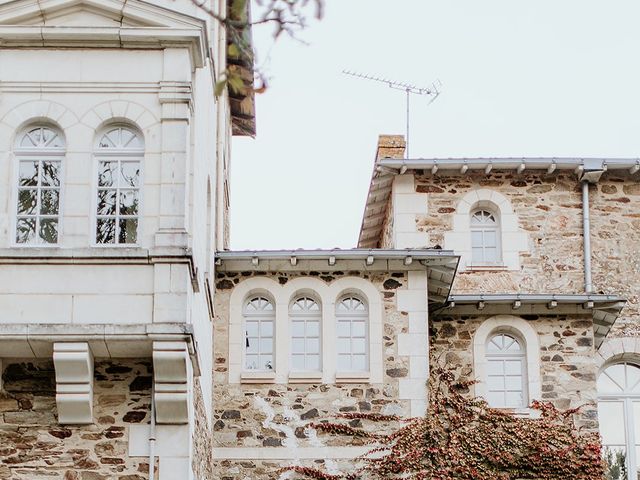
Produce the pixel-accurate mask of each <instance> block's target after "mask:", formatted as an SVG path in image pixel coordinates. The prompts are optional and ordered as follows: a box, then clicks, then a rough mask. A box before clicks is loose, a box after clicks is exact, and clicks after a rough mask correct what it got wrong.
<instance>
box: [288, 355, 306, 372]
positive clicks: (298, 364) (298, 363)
mask: <svg viewBox="0 0 640 480" xmlns="http://www.w3.org/2000/svg"><path fill="white" fill-rule="evenodd" d="M291 369H292V370H297V371H301V370H305V363H304V355H300V354H293V355H291Z"/></svg>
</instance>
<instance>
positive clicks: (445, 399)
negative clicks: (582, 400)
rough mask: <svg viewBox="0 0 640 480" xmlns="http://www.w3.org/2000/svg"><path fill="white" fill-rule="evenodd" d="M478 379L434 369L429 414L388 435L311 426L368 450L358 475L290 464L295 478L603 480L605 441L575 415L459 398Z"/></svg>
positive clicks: (378, 418) (374, 417)
mask: <svg viewBox="0 0 640 480" xmlns="http://www.w3.org/2000/svg"><path fill="white" fill-rule="evenodd" d="M472 383H473V382H459V381H457V380H456V378H455V376H454V374H453V372H452V371H451V370H449V369H447V368H445V367H442V366H436V367H435V368H433V369H432V371H431V376H430V380H429V409H428V412H427V414H426V416H425V417H422V418H413V419H409V420H406V421H405V422H404V424H403V425H402V426H401V427H400V428H398V429H397V430H396V431H394V432H392V433H391V434H388V435H383V434H378V433H371V432H368V431H364V430H363V429H361V428H354V427H351V426H349V425H346V424H344V423H340V422H339V421H336V422H320V423H314V424H312V425H311V426H312V427H313V428H315V429H317V430H320V431H323V432H326V433H328V434H332V435H352V436H359V437H362V438H363V439H365V440H366V441H368V442H369V443H370V444H371V450H370V451H369V452H368V453H367V454H366V455H364V456H363V457H361V458H359V459H357V461H356V462H354V466H353V471H351V472H348V473H344V474H339V475H335V474H329V473H327V472H325V471H323V470H320V469H317V468H313V467H301V466H290V467H285V468H283V469H282V470H281V473H282V472H287V471H289V472H295V473H296V474H297V476H298V478H313V479H319V480H364V479H371V480H380V479H399V478H402V479H411V480H450V479H463V480H464V479H468V480H524V479H536V480H565V479H573V480H602V479H603V477H604V473H605V472H604V465H603V461H602V457H601V454H600V449H601V445H600V438H599V436H598V435H597V434H596V433H593V432H584V431H580V430H579V429H578V428H577V427H576V426H575V424H574V421H573V416H574V415H575V414H576V413H577V412H578V410H579V409H571V410H566V411H560V410H558V409H556V408H555V407H554V406H553V405H552V404H551V403H544V402H534V403H533V405H532V408H534V409H535V410H537V411H539V412H540V417H539V418H530V417H527V418H525V417H521V416H516V415H513V414H511V413H508V412H505V411H501V410H497V409H493V408H490V407H489V406H488V405H487V403H486V402H485V401H484V400H483V399H480V398H469V397H467V396H465V395H463V394H462V392H463V391H465V390H467V389H468V387H469V386H470V385H471V384H472ZM338 418H341V419H345V420H353V419H356V418H359V419H367V420H370V421H375V422H387V421H397V420H398V418H397V417H394V416H384V415H379V414H362V413H355V414H354V413H349V414H342V415H340V416H339V417H338Z"/></svg>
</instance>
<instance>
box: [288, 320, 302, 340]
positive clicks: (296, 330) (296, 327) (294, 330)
mask: <svg viewBox="0 0 640 480" xmlns="http://www.w3.org/2000/svg"><path fill="white" fill-rule="evenodd" d="M304 333H305V330H304V322H291V336H292V337H304Z"/></svg>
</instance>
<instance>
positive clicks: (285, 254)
mask: <svg viewBox="0 0 640 480" xmlns="http://www.w3.org/2000/svg"><path fill="white" fill-rule="evenodd" d="M215 257H216V261H217V260H218V259H219V260H221V261H224V260H243V259H251V258H258V259H265V260H278V259H290V258H292V257H295V258H297V259H300V260H303V259H304V260H312V259H329V258H330V257H335V258H336V259H340V260H363V259H366V258H367V257H373V258H374V259H381V260H382V259H385V260H386V259H405V258H406V257H411V258H412V259H414V260H428V259H432V258H449V257H451V258H458V255H456V254H455V253H453V251H452V250H440V249H427V248H425V249H412V248H407V249H379V248H352V249H344V250H343V249H333V250H321V249H318V250H302V249H299V250H244V251H219V252H216V253H215Z"/></svg>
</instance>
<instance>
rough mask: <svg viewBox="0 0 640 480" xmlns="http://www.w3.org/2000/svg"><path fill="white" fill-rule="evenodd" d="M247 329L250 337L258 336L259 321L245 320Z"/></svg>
mask: <svg viewBox="0 0 640 480" xmlns="http://www.w3.org/2000/svg"><path fill="white" fill-rule="evenodd" d="M245 330H246V333H247V336H249V337H257V336H258V323H257V322H245Z"/></svg>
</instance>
